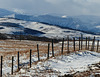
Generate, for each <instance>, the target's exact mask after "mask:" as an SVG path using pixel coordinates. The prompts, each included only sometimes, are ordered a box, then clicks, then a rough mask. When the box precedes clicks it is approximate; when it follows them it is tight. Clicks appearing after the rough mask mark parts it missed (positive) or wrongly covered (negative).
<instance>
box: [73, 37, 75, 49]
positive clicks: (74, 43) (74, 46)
mask: <svg viewBox="0 0 100 77" xmlns="http://www.w3.org/2000/svg"><path fill="white" fill-rule="evenodd" d="M73 47H74V51H75V38H73Z"/></svg>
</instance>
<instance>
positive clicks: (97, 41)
mask: <svg viewBox="0 0 100 77" xmlns="http://www.w3.org/2000/svg"><path fill="white" fill-rule="evenodd" d="M98 50H99V40H98V41H97V52H98Z"/></svg>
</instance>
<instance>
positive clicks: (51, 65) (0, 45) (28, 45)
mask: <svg viewBox="0 0 100 77" xmlns="http://www.w3.org/2000/svg"><path fill="white" fill-rule="evenodd" d="M37 44H39V50H40V59H47V51H48V48H47V47H48V42H40V41H28V40H22V41H19V40H5V41H4V40H1V41H0V55H3V76H5V77H7V76H8V75H9V74H11V63H12V61H11V59H12V56H14V71H16V70H17V68H18V67H17V52H18V51H20V66H23V67H22V69H21V70H20V71H19V72H18V73H17V74H18V75H20V73H21V75H29V76H33V77H34V75H36V74H37V75H39V74H38V73H41V72H42V73H41V74H40V75H46V76H49V75H53V76H58V75H63V74H68V73H75V72H76V71H84V70H87V69H88V68H87V66H88V65H89V64H90V65H91V64H93V63H97V62H99V61H100V54H99V53H96V52H91V51H84V52H81V51H79V52H78V51H77V53H72V54H70V55H63V57H62V56H58V57H55V58H51V59H49V60H47V61H43V62H41V61H40V62H39V63H38V64H37V65H34V64H33V65H32V68H30V69H27V67H29V65H28V64H29V50H30V49H32V51H33V52H32V63H35V62H37V61H38V58H37V48H36V45H37ZM78 44H79V42H78V41H76V45H77V47H78ZM91 44H92V43H90V48H91ZM69 45H70V46H69V47H70V51H72V52H73V42H72V41H70V42H69ZM83 45H84V48H85V41H84V42H83ZM95 45H96V44H95ZM50 47H51V45H50ZM54 47H55V48H54V52H55V54H61V47H62V42H59V43H54ZM66 48H67V42H66V41H65V43H64V52H66V51H67V49H66ZM77 49H78V48H77ZM95 49H96V46H95ZM99 50H100V49H99ZM24 51H27V52H24ZM21 52H22V53H21ZM51 56H52V50H51V48H50V57H51ZM48 71H49V72H51V74H50V73H49V72H48ZM26 72H27V73H26ZM45 72H47V73H45ZM18 75H17V76H16V75H15V76H16V77H18Z"/></svg>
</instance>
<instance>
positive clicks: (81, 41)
mask: <svg viewBox="0 0 100 77" xmlns="http://www.w3.org/2000/svg"><path fill="white" fill-rule="evenodd" d="M85 41H86V43H85V49H86V50H89V49H90V37H88V38H87V37H86V40H85ZM69 42H70V41H69V36H67V52H68V53H70V50H69ZM75 42H76V40H75V38H73V50H74V51H75V50H76V44H75ZM78 43H79V47H78V48H79V50H82V49H83V36H82V35H81V37H79V42H78ZM51 46H52V57H54V56H55V54H54V42H53V39H52V45H51ZM94 48H95V37H94V38H93V40H92V46H91V50H92V51H93V50H94ZM98 51H99V40H97V48H96V52H98ZM49 53H50V43H48V52H47V59H49V58H50V56H49ZM63 53H64V38H63V40H62V47H61V54H62V55H63ZM37 54H38V61H40V55H39V54H40V53H39V45H38V44H37ZM31 56H32V50H31V49H30V68H31V64H32V61H31V60H32V57H31ZM2 61H3V56H1V75H0V77H2V64H3V63H2ZM17 62H18V70H19V69H20V67H19V65H20V63H19V62H20V61H19V51H18V53H17ZM13 65H14V56H12V67H11V68H12V69H11V74H12V75H13Z"/></svg>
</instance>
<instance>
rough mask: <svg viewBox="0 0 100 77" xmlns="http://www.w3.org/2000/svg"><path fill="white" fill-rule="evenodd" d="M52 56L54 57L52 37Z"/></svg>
mask: <svg viewBox="0 0 100 77" xmlns="http://www.w3.org/2000/svg"><path fill="white" fill-rule="evenodd" d="M52 56H53V57H54V46H53V39H52Z"/></svg>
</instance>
